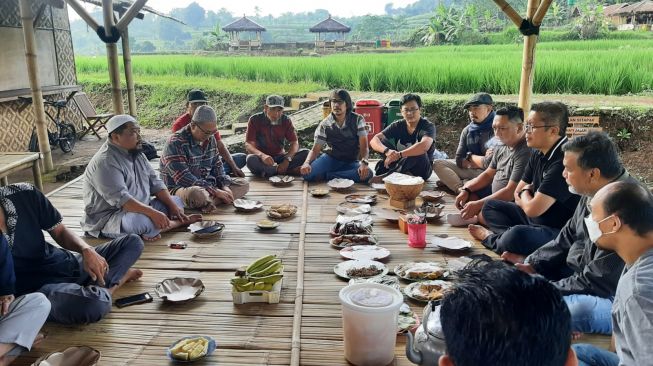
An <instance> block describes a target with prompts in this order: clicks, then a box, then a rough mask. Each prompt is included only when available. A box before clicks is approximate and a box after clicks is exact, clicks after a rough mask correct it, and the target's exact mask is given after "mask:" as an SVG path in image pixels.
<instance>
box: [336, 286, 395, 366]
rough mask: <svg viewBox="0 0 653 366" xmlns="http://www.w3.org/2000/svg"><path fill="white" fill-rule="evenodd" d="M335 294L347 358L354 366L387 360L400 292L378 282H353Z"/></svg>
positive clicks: (379, 364) (378, 364)
mask: <svg viewBox="0 0 653 366" xmlns="http://www.w3.org/2000/svg"><path fill="white" fill-rule="evenodd" d="M339 297H340V302H341V303H342V328H343V334H344V342H345V358H346V359H347V361H349V362H351V363H352V364H354V365H356V366H383V365H387V364H389V363H391V362H392V360H393V359H394V357H395V354H394V352H395V344H396V341H397V316H398V315H399V308H400V307H401V304H403V302H404V298H403V296H402V294H401V293H400V292H399V291H398V290H396V289H394V288H392V287H389V286H386V285H381V284H378V283H357V284H353V285H349V286H346V287H344V288H343V289H342V290H340V294H339Z"/></svg>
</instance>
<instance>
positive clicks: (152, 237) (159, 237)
mask: <svg viewBox="0 0 653 366" xmlns="http://www.w3.org/2000/svg"><path fill="white" fill-rule="evenodd" d="M141 238H143V240H145V241H157V240H159V239H161V234H159V235H155V236H145V235H141Z"/></svg>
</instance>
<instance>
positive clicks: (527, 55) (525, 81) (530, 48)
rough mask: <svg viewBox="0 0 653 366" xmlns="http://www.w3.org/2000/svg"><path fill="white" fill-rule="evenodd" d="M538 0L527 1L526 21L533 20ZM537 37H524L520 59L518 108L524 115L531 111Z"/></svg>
mask: <svg viewBox="0 0 653 366" xmlns="http://www.w3.org/2000/svg"><path fill="white" fill-rule="evenodd" d="M539 4H540V0H528V8H527V10H526V13H527V19H533V15H535V12H536V11H537V7H538V6H539ZM537 37H538V36H537V35H532V36H526V37H524V52H523V57H522V70H521V80H520V82H519V107H521V108H522V109H523V110H524V112H525V113H528V111H529V110H530V109H531V98H532V96H533V71H534V70H535V46H536V45H537Z"/></svg>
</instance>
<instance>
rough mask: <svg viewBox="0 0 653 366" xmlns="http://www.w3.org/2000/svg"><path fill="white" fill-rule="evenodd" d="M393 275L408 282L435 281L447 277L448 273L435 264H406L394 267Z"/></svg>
mask: <svg viewBox="0 0 653 366" xmlns="http://www.w3.org/2000/svg"><path fill="white" fill-rule="evenodd" d="M394 273H395V274H396V275H397V276H399V277H400V278H403V279H405V280H408V281H425V280H437V279H441V278H444V277H446V276H448V274H449V273H448V271H447V270H446V269H445V268H444V267H442V266H441V265H440V264H438V263H435V262H408V263H403V264H399V265H397V266H396V267H395V269H394Z"/></svg>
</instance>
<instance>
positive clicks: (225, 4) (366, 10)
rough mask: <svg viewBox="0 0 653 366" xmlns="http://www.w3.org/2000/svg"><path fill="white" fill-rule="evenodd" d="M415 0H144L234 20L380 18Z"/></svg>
mask: <svg viewBox="0 0 653 366" xmlns="http://www.w3.org/2000/svg"><path fill="white" fill-rule="evenodd" d="M415 1H416V0H353V1H352V0H328V1H316V0H294V1H290V0H276V1H270V0H267V1H262V0H238V1H234V0H148V2H147V4H146V5H148V6H150V7H152V8H154V9H156V10H159V11H161V12H164V13H168V12H170V10H172V9H173V8H184V7H186V6H187V5H188V4H190V3H192V2H196V3H198V4H200V6H202V7H203V8H204V9H206V10H213V11H217V10H219V9H220V8H225V9H227V10H228V11H230V12H232V13H233V14H234V16H241V15H242V14H247V15H254V7H256V6H258V7H259V8H260V11H261V15H268V14H272V15H273V16H278V15H280V14H282V13H285V12H293V13H301V12H309V11H313V10H315V9H327V10H329V12H331V14H332V15H333V16H334V17H343V18H346V17H351V16H355V15H366V14H375V15H379V14H384V8H385V4H387V3H390V2H391V3H393V4H394V7H395V8H401V7H405V6H406V5H408V4H412V3H414V2H415ZM87 7H88V8H89V9H92V8H94V6H93V5H87ZM68 13H69V14H70V17H71V19H78V18H79V17H78V16H77V14H75V12H74V11H72V10H71V9H70V8H69V9H68Z"/></svg>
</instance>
